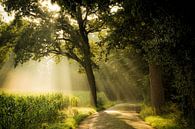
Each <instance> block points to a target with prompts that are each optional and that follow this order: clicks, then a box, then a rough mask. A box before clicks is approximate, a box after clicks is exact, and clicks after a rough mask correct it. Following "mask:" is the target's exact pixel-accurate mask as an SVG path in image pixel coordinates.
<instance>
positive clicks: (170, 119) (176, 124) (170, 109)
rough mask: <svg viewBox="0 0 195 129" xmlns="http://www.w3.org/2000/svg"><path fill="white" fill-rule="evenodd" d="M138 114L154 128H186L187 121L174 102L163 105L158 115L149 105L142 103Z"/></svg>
mask: <svg viewBox="0 0 195 129" xmlns="http://www.w3.org/2000/svg"><path fill="white" fill-rule="evenodd" d="M140 116H141V118H142V119H144V120H145V121H146V122H147V123H148V124H149V125H151V126H152V127H154V128H155V129H184V128H186V129H187V123H186V121H185V120H184V119H183V118H182V116H181V112H180V111H179V109H178V108H177V107H176V106H175V104H168V105H165V106H163V112H162V113H161V114H160V115H156V114H155V112H154V110H153V108H152V107H151V106H148V105H142V110H141V112H140Z"/></svg>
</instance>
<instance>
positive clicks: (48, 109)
mask: <svg viewBox="0 0 195 129" xmlns="http://www.w3.org/2000/svg"><path fill="white" fill-rule="evenodd" d="M75 94H76V95H75V96H65V95H62V94H60V93H48V94H20V93H11V92H4V91H0V129H3V128H5V129H21V128H24V129H35V128H39V129H74V128H76V127H77V126H78V124H79V123H80V122H81V121H82V120H83V119H84V118H86V117H87V116H89V115H91V114H93V113H95V112H96V109H94V108H92V107H91V106H89V105H90V104H89V93H88V92H77V93H75ZM112 104H113V103H112V102H110V101H109V100H108V99H107V98H106V96H105V95H104V93H98V106H99V107H98V109H99V110H100V109H105V108H107V107H109V106H111V105H112ZM82 106H85V107H82ZM10 123H11V124H10Z"/></svg>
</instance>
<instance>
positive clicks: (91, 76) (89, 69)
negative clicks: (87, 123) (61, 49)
mask: <svg viewBox="0 0 195 129" xmlns="http://www.w3.org/2000/svg"><path fill="white" fill-rule="evenodd" d="M85 72H86V75H87V80H88V83H89V88H90V91H91V93H90V95H91V103H92V105H93V106H95V107H97V92H96V83H95V77H94V73H93V70H92V66H91V65H90V63H89V64H88V65H86V66H85Z"/></svg>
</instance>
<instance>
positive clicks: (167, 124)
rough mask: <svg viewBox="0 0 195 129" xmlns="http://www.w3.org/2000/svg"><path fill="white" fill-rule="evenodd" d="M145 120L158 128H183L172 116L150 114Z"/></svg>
mask: <svg viewBox="0 0 195 129" xmlns="http://www.w3.org/2000/svg"><path fill="white" fill-rule="evenodd" d="M145 121H146V122H147V123H148V124H150V125H151V126H152V127H155V128H157V129H183V127H181V126H180V125H179V124H178V123H177V122H176V120H175V119H174V118H172V117H166V116H148V117H146V118H145Z"/></svg>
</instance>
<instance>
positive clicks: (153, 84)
mask: <svg viewBox="0 0 195 129" xmlns="http://www.w3.org/2000/svg"><path fill="white" fill-rule="evenodd" d="M149 73H150V94H151V103H152V106H153V107H154V109H155V112H156V113H157V114H158V113H160V111H161V106H162V105H163V104H164V101H165V99H164V88H163V84H162V76H161V70H160V68H159V66H158V65H155V64H149Z"/></svg>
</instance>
